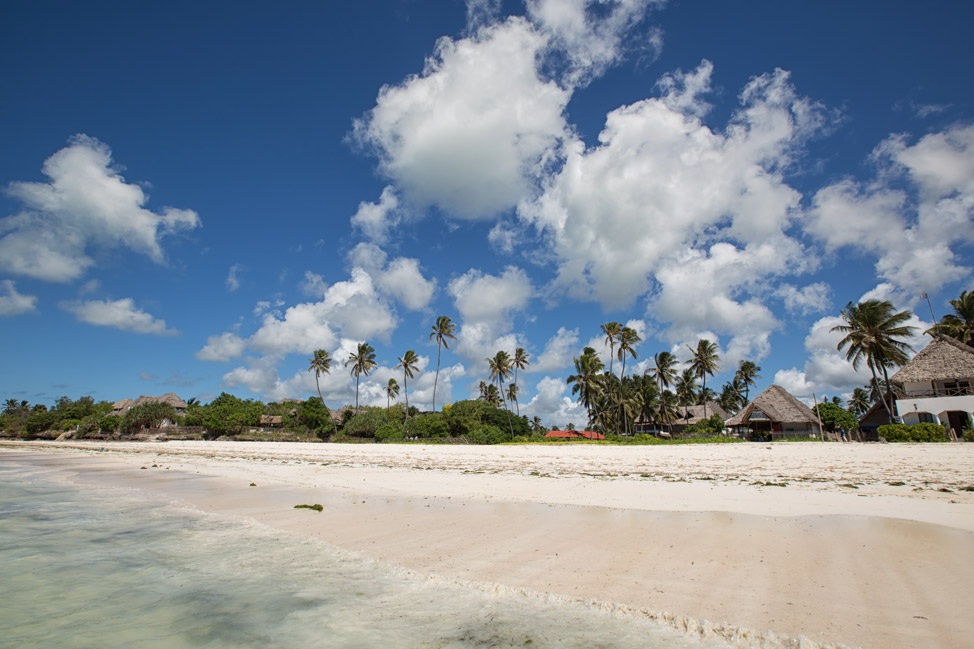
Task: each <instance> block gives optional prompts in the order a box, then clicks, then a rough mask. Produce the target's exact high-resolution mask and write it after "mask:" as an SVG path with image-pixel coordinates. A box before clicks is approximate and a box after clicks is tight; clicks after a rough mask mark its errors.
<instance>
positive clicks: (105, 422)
mask: <svg viewBox="0 0 974 649" xmlns="http://www.w3.org/2000/svg"><path fill="white" fill-rule="evenodd" d="M121 423H122V418H121V417H119V416H118V415H105V416H104V417H102V418H101V419H99V420H98V429H99V430H103V431H105V432H106V433H114V432H115V431H116V430H118V427H119V425H120V424H121Z"/></svg>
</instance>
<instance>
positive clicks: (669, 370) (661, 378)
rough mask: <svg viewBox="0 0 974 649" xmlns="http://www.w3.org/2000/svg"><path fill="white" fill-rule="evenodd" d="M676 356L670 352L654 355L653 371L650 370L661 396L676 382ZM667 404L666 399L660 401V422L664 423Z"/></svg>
mask: <svg viewBox="0 0 974 649" xmlns="http://www.w3.org/2000/svg"><path fill="white" fill-rule="evenodd" d="M676 364H677V360H676V356H674V355H673V354H671V353H670V352H659V353H658V354H654V355H653V369H652V370H650V372H651V374H650V375H651V376H652V377H653V380H654V381H656V387H657V388H658V389H659V392H660V394H663V390H665V389H666V388H668V387H670V386H671V385H673V384H674V383H675V382H676V379H677V372H676ZM664 404H665V400H664V399H662V398H661V399H660V402H659V405H660V408H661V410H660V422H662V421H663V412H662V408H663V406H664Z"/></svg>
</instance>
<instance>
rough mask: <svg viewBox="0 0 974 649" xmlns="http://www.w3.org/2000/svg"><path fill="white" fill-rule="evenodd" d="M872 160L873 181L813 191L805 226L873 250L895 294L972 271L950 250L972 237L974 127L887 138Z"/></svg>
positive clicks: (934, 287)
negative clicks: (916, 138) (875, 170)
mask: <svg viewBox="0 0 974 649" xmlns="http://www.w3.org/2000/svg"><path fill="white" fill-rule="evenodd" d="M873 160H874V161H875V162H876V164H877V167H878V175H877V179H876V180H875V181H874V182H872V183H870V184H868V185H865V184H862V183H859V182H855V181H853V180H849V179H845V180H842V181H839V182H837V183H834V184H832V185H829V186H828V187H824V188H823V189H821V190H819V191H818V192H817V193H816V194H815V197H814V200H813V206H812V209H811V211H810V214H809V219H808V220H807V222H806V225H805V228H806V230H807V231H808V232H809V233H810V234H812V235H813V236H815V237H817V238H819V239H820V240H822V241H824V243H825V244H826V246H827V247H828V248H829V249H831V250H838V249H840V248H843V247H853V248H856V249H859V250H862V251H865V252H868V253H871V254H873V255H875V256H876V258H877V261H876V270H877V273H878V275H879V276H880V278H882V279H884V280H886V281H887V282H889V283H891V284H892V285H893V286H894V287H895V288H896V290H897V293H898V295H899V296H900V297H902V296H904V295H906V294H916V293H918V292H920V291H928V292H931V293H934V292H936V291H938V290H940V289H941V288H942V287H943V286H944V285H945V284H947V283H949V282H952V281H956V280H959V279H963V278H965V277H968V276H970V273H971V268H970V267H969V266H966V265H963V264H961V263H960V260H959V259H958V255H957V253H956V252H955V248H956V247H957V246H960V245H969V244H971V243H972V242H974V126H971V125H965V126H955V127H952V128H950V129H947V130H946V131H943V132H939V133H931V134H929V135H926V136H924V137H923V138H921V139H920V140H919V141H918V142H917V143H916V144H913V145H910V144H908V141H907V138H906V137H905V136H902V135H900V136H894V137H891V138H889V139H887V140H886V141H885V142H883V143H882V144H880V145H879V146H878V147H877V148H876V150H875V151H874V152H873Z"/></svg>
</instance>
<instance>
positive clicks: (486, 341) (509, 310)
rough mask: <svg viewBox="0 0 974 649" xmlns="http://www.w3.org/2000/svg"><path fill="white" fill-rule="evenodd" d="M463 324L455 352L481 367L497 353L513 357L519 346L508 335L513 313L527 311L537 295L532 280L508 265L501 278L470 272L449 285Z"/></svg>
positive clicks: (474, 271)
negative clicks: (533, 297) (501, 352)
mask: <svg viewBox="0 0 974 649" xmlns="http://www.w3.org/2000/svg"><path fill="white" fill-rule="evenodd" d="M447 291H448V292H449V293H450V294H451V295H452V296H453V299H454V304H455V305H456V307H457V310H458V311H459V312H460V315H461V316H462V318H463V322H462V324H461V326H460V331H459V332H458V334H457V345H456V353H457V354H459V355H460V356H462V357H463V358H465V359H467V360H468V361H469V362H470V363H471V365H473V366H475V367H480V366H481V364H482V363H483V360H484V358H487V357H488V356H493V355H494V354H496V353H497V351H498V350H504V351H506V352H508V353H509V354H513V353H514V350H515V349H516V348H517V347H518V346H520V343H519V341H518V339H517V336H516V335H514V334H512V333H509V332H508V331H509V329H510V327H511V321H512V316H513V314H514V312H516V311H520V310H522V309H524V308H525V307H526V306H527V305H528V303H529V301H530V299H531V297H532V296H533V295H534V287H533V285H532V283H531V279H530V278H529V277H528V275H527V273H525V272H524V271H523V270H521V269H520V268H517V267H514V266H508V267H507V268H505V269H504V272H503V273H501V274H500V275H489V274H484V273H482V272H481V271H479V270H476V269H471V270H469V271H467V272H466V273H464V274H463V275H461V276H459V277H455V278H454V279H453V280H451V281H450V284H449V285H448V286H447Z"/></svg>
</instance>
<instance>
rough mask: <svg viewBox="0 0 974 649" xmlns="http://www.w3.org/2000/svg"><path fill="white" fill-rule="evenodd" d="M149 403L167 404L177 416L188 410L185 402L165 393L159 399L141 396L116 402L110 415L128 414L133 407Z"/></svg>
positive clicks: (171, 393) (174, 395) (172, 394)
mask: <svg viewBox="0 0 974 649" xmlns="http://www.w3.org/2000/svg"><path fill="white" fill-rule="evenodd" d="M150 401H160V402H162V403H168V404H169V405H170V406H172V407H173V408H175V410H176V413H177V414H179V413H182V412H183V411H185V410H186V408H188V406H187V405H186V402H185V401H183V400H182V399H180V398H179V397H178V396H177V395H176V394H175V393H174V392H167V393H166V394H164V395H162V396H161V397H151V396H148V395H144V394H143V395H142V396H141V397H139V398H138V399H135V400H134V401H133V400H132V399H122V400H121V401H116V402H115V403H114V404H112V414H113V415H124V414H125V413H126V412H128V411H129V410H130V409H132V408H134V407H135V406H140V405H142V404H143V403H147V402H150Z"/></svg>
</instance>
